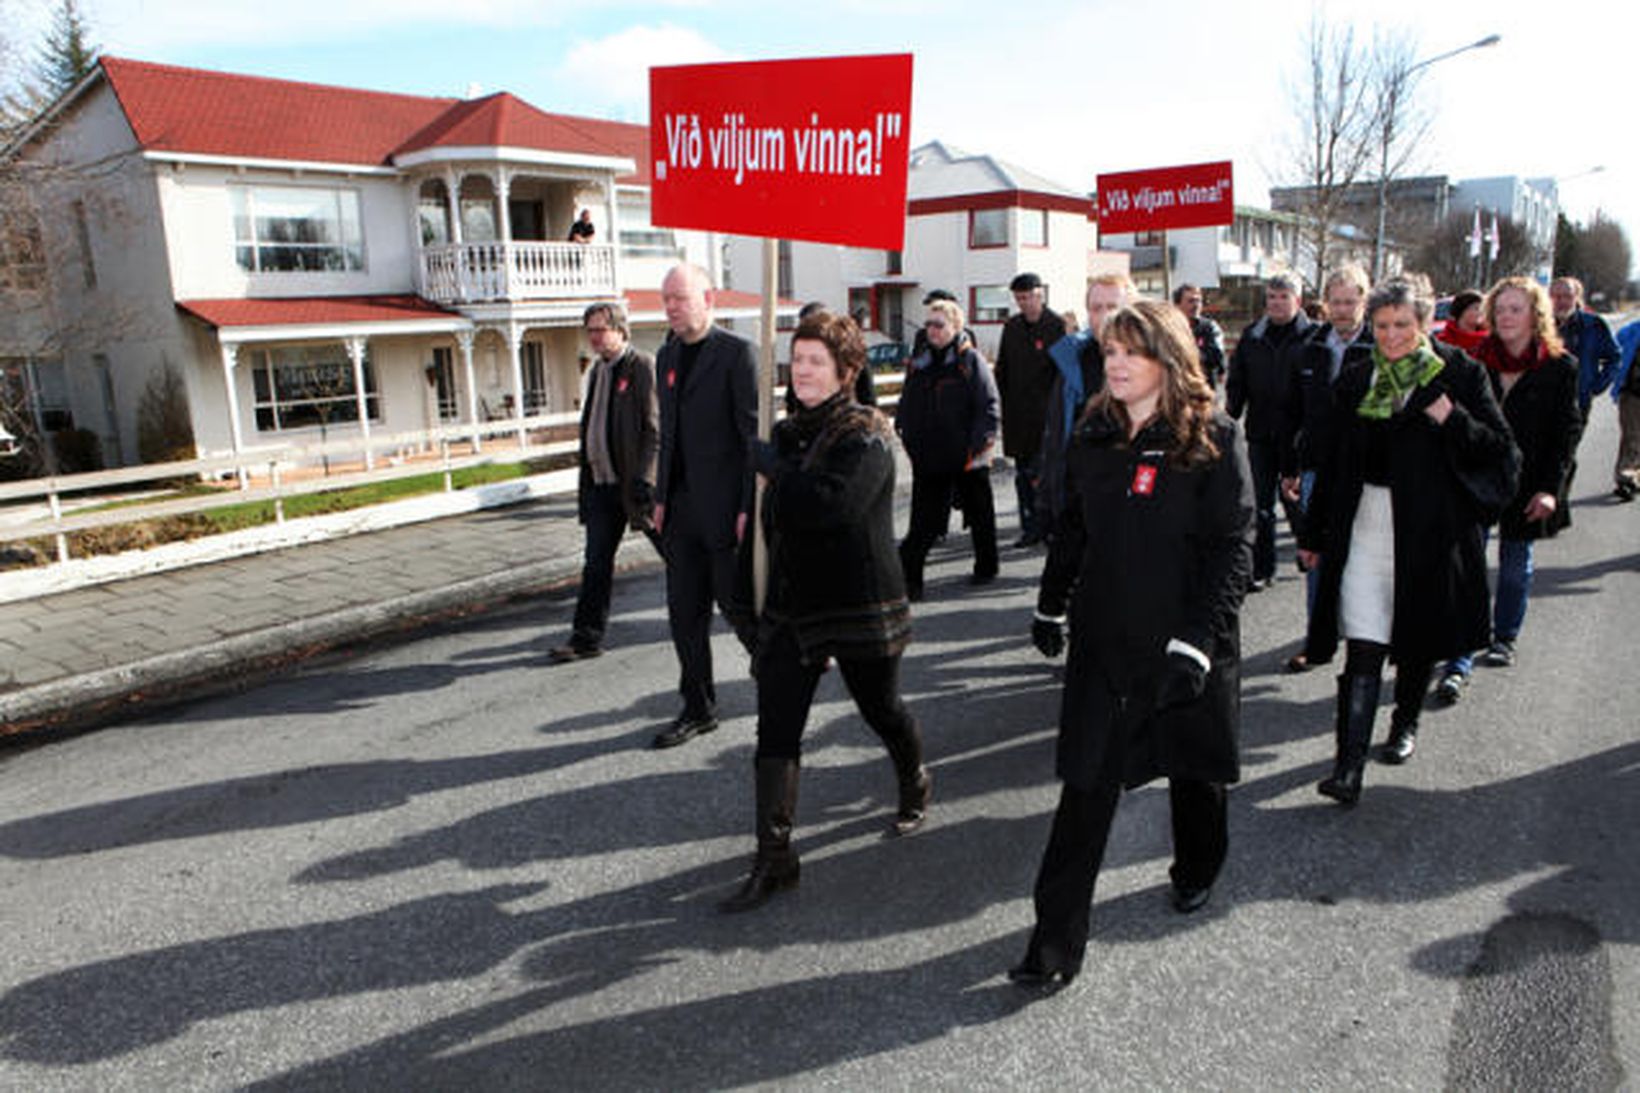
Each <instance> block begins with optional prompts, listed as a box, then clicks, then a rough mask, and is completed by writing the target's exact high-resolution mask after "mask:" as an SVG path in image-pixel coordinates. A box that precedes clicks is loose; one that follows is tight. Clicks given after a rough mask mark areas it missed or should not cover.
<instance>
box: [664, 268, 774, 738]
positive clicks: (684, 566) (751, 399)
mask: <svg viewBox="0 0 1640 1093" xmlns="http://www.w3.org/2000/svg"><path fill="white" fill-rule="evenodd" d="M661 306H662V308H663V309H664V310H665V312H666V322H667V325H668V326H670V327H671V328H672V336H671V337H670V338H668V339H667V341H666V344H665V345H663V346H661V351H660V354H659V356H658V357H657V359H656V362H655V367H656V378H657V382H658V385H659V388H660V411H661V447H660V462H659V474H658V477H657V479H656V487H655V518H654V519H655V530H656V531H657V532H659V533H660V536H661V543H662V545H663V548H664V552H665V555H666V615H667V621H668V623H669V624H670V626H671V630H672V647H673V648H674V649H675V650H676V651H677V654H678V672H679V680H678V690H679V692H680V693H681V694H682V696H683V712H681V713H680V714H678V716H677V718H676V719H675V720H674V721H673V722H672V724H671V725H670V726H669V727H668V728H666V729H665V730H663V731H662V732H661V733H659V734H658V735H657V736H656V737H655V746H656V747H657V748H670V747H675V746H677V745H679V744H682V743H685V742H686V741H688V740H691V739H693V738H694V737H696V736H698V735H700V734H701V733H705V732H711V731H712V730H713V729H715V728H717V691H716V688H715V687H714V685H713V682H712V645H711V636H712V601H713V600H716V601H717V604H718V606H719V607H720V608H721V609H722V610H723V614H724V617H725V618H726V619H728V620H729V623H730V625H732V626H733V627H734V628H735V633H736V634H737V635H738V636H739V637H740V639H741V643H742V644H743V645H745V646H746V648H747V649H751V648H752V647H753V645H754V642H755V633H754V622H753V620H752V619H751V618H750V617H749V614H748V613H747V612H746V611H744V610H742V608H741V606H740V605H738V604H737V603H736V600H735V597H734V590H735V575H736V561H737V557H736V554H737V551H736V548H737V547H738V545H739V543H740V540H741V539H742V538H743V537H744V536H745V534H746V531H747V520H748V517H749V514H750V513H751V511H752V473H751V467H750V464H749V463H748V461H747V459H748V453H749V451H750V449H751V443H752V441H753V440H755V439H756V438H757V364H756V361H755V358H754V357H753V356H752V347H751V345H750V344H749V343H748V342H747V341H746V340H745V339H743V338H737V337H736V336H735V335H733V334H731V333H729V332H728V331H727V330H723V329H722V328H720V327H717V326H714V325H713V323H712V308H713V288H712V279H711V276H710V274H708V273H707V272H706V271H705V270H703V269H701V268H700V267H699V266H692V265H680V266H674V267H673V268H672V269H671V271H670V272H668V273H667V275H666V279H665V280H664V281H662V282H661Z"/></svg>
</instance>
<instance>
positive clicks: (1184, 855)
mask: <svg viewBox="0 0 1640 1093" xmlns="http://www.w3.org/2000/svg"><path fill="white" fill-rule="evenodd" d="M1109 758H1110V761H1109V762H1107V763H1106V764H1105V769H1104V770H1102V771H1101V772H1100V776H1099V778H1098V780H1097V781H1096V782H1095V783H1094V784H1093V786H1092V787H1091V788H1089V789H1086V790H1084V789H1078V788H1077V787H1075V786H1073V785H1071V784H1070V783H1068V782H1067V783H1065V784H1064V785H1062V786H1061V787H1060V791H1059V807H1058V808H1057V809H1056V810H1055V811H1054V816H1053V829H1052V831H1051V832H1050V833H1049V835H1048V847H1047V849H1046V850H1044V851H1043V853H1042V864H1041V866H1040V867H1039V868H1038V870H1037V874H1036V889H1035V892H1034V897H1035V903H1036V929H1035V930H1034V931H1033V932H1032V934H1031V952H1032V953H1033V954H1035V955H1037V956H1041V955H1042V954H1044V953H1051V954H1053V958H1054V962H1057V961H1058V960H1061V959H1062V960H1065V961H1068V962H1069V964H1070V965H1071V966H1073V967H1074V966H1080V964H1081V962H1082V954H1083V951H1084V950H1085V949H1086V948H1087V944H1088V914H1089V911H1090V908H1091V907H1092V904H1093V887H1094V882H1095V881H1096V880H1098V877H1099V867H1100V865H1101V864H1102V863H1103V862H1104V859H1105V843H1106V842H1107V841H1108V839H1109V838H1110V825H1111V821H1112V820H1113V819H1114V818H1115V816H1116V802H1117V800H1118V799H1119V798H1120V797H1121V795H1122V779H1121V771H1122V756H1121V755H1120V754H1116V749H1113V750H1112V754H1111V755H1110V757H1109ZM1167 795H1168V803H1169V805H1170V807H1171V810H1172V815H1173V866H1172V868H1171V869H1170V870H1169V871H1168V873H1169V876H1170V877H1171V878H1172V881H1173V883H1174V885H1176V886H1177V887H1179V888H1185V889H1189V888H1206V887H1208V886H1209V885H1211V884H1212V883H1213V882H1214V880H1216V879H1217V878H1218V875H1219V870H1220V869H1221V868H1222V867H1223V865H1224V859H1225V855H1226V854H1227V853H1228V852H1229V846H1230V836H1229V824H1228V816H1227V809H1226V804H1227V794H1226V792H1225V788H1224V786H1223V785H1222V784H1221V783H1218V782H1202V781H1197V780H1195V779H1189V778H1170V779H1168V783H1167Z"/></svg>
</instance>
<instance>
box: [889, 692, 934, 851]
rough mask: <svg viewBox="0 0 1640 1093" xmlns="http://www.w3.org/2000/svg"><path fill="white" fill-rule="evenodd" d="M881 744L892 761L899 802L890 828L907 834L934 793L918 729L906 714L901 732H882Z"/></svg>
mask: <svg viewBox="0 0 1640 1093" xmlns="http://www.w3.org/2000/svg"><path fill="white" fill-rule="evenodd" d="M882 739H883V745H884V746H885V747H887V748H888V757H889V758H890V759H892V760H893V761H894V777H895V780H896V781H898V783H899V788H900V805H899V809H898V810H897V811H896V812H895V814H894V822H893V824H892V825H891V827H890V830H892V831H893V833H894V834H896V835H909V834H911V833H912V832H913V831H915V830H917V828H919V827H921V826H922V824H923V820H925V819H926V818H927V817H928V800H929V798H930V797H932V796H933V794H934V776H933V775H931V774H929V773H928V768H927V767H925V766H923V761H922V731H921V730H920V729H918V728H917V722H916V721H914V720H913V719H912V718H911V717H909V716H907V717H906V719H905V731H904V732H901V733H896V734H884V735H883V738H882Z"/></svg>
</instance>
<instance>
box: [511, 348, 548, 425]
mask: <svg viewBox="0 0 1640 1093" xmlns="http://www.w3.org/2000/svg"><path fill="white" fill-rule="evenodd" d="M518 359H519V364H520V367H521V370H522V371H523V373H524V413H525V415H530V414H544V413H546V412H547V411H548V409H550V408H551V405H552V398H551V396H550V395H549V394H548V393H547V361H546V354H545V353H543V352H542V347H541V343H540V342H524V343H523V344H522V345H520V346H519V347H518Z"/></svg>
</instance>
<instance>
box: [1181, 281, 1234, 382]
mask: <svg viewBox="0 0 1640 1093" xmlns="http://www.w3.org/2000/svg"><path fill="white" fill-rule="evenodd" d="M1204 302H1205V298H1204V297H1203V296H1202V290H1201V288H1200V286H1198V285H1193V284H1190V283H1189V282H1188V281H1187V282H1185V283H1184V284H1182V285H1180V286H1179V287H1178V288H1176V289H1174V290H1173V306H1175V307H1177V308H1178V309H1179V310H1180V311H1182V312H1184V318H1185V321H1186V322H1188V323H1189V324H1190V336H1191V337H1192V338H1194V339H1195V341H1196V354H1197V356H1199V357H1200V358H1201V365H1202V375H1204V376H1206V377H1207V382H1208V383H1209V384H1211V385H1212V386H1213V389H1214V390H1217V389H1218V388H1219V385H1220V384H1222V383H1223V382H1224V331H1223V330H1222V329H1220V328H1219V324H1218V323H1216V322H1214V321H1213V320H1212V319H1209V318H1208V317H1207V316H1206V315H1203V314H1202V305H1203V304H1204Z"/></svg>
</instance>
